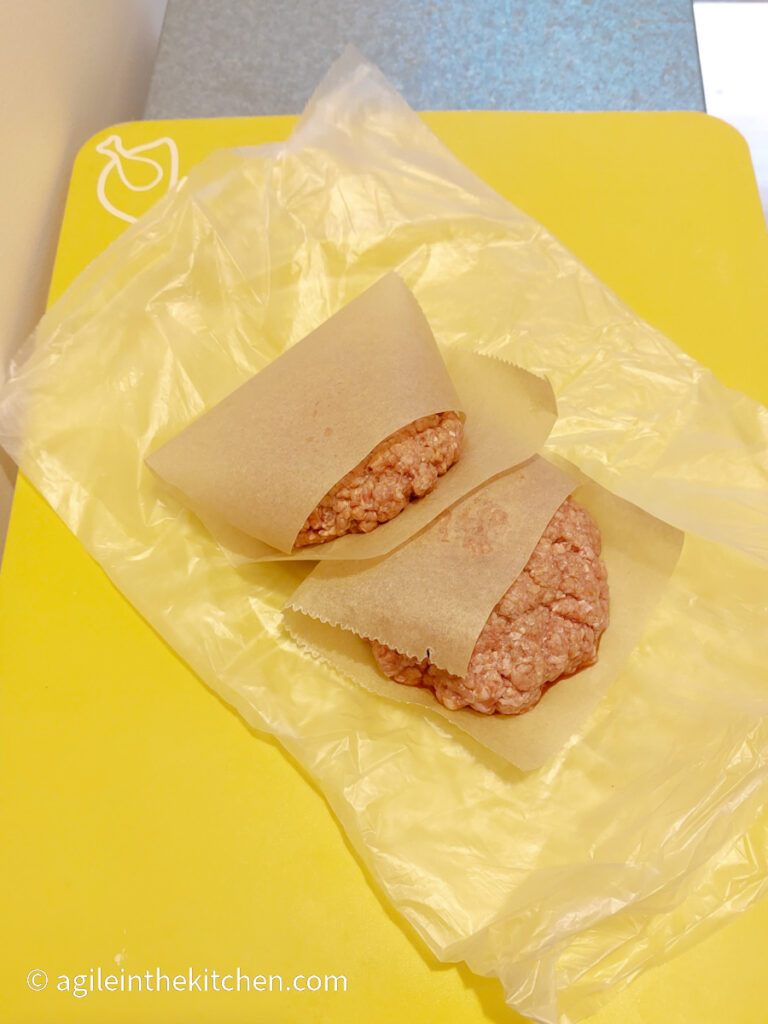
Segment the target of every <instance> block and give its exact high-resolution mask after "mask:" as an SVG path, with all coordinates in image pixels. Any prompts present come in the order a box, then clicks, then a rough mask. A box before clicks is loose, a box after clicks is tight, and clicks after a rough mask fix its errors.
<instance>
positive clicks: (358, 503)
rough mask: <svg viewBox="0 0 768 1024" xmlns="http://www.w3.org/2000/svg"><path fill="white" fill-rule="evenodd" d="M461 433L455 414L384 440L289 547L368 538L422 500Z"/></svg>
mask: <svg viewBox="0 0 768 1024" xmlns="http://www.w3.org/2000/svg"><path fill="white" fill-rule="evenodd" d="M463 436H464V428H463V425H462V422H461V420H460V419H459V417H458V416H457V415H456V413H455V412H441V413H437V414H436V415H435V416H424V417H423V418H422V419H420V420H414V422H413V423H409V424H408V426H407V427H403V429H402V430H398V431H396V432H395V433H394V434H390V436H389V437H388V438H386V439H385V440H384V441H382V442H381V444H379V445H377V446H376V447H375V448H374V449H373V451H372V452H371V454H370V455H369V456H368V457H367V458H366V459H363V461H362V462H361V463H360V464H359V465H358V466H355V468H354V469H353V470H352V471H351V472H349V473H347V475H346V476H345V477H343V478H342V479H341V480H340V481H339V482H338V483H337V484H336V486H335V487H333V488H331V490H330V491H329V492H328V493H327V494H326V496H325V497H324V498H323V500H322V501H321V502H320V504H319V505H318V506H317V508H315V509H314V511H313V512H311V513H310V515H309V518H308V519H307V521H306V522H305V523H304V525H303V526H302V528H301V530H300V531H299V535H298V537H297V538H296V543H295V545H294V547H297V548H303V547H306V546H307V545H308V544H322V543H324V542H325V541H329V540H333V539H334V538H335V537H341V536H343V535H344V534H345V533H370V532H371V530H375V529H376V527H377V526H379V525H380V524H381V523H386V522H388V521H389V520H390V519H394V518H395V516H397V515H399V514H400V513H401V512H402V511H403V509H404V508H405V506H406V505H407V504H408V502H409V501H412V500H413V499H414V498H422V497H423V496H424V495H425V494H428V493H429V492H430V491H431V490H432V488H433V487H434V486H435V482H436V481H437V478H438V477H439V476H442V474H443V473H445V472H446V471H447V470H448V469H450V468H451V466H452V465H453V464H454V462H456V460H457V459H458V457H459V451H460V449H461V442H462V438H463Z"/></svg>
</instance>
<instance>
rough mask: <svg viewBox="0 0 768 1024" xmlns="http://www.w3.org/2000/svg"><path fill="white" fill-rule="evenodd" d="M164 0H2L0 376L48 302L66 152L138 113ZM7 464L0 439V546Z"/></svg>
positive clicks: (9, 474) (68, 163)
mask: <svg viewBox="0 0 768 1024" xmlns="http://www.w3.org/2000/svg"><path fill="white" fill-rule="evenodd" d="M165 6H166V0H2V3H1V4H0V146H2V154H3V155H2V160H0V377H2V376H3V375H4V373H5V370H6V367H7V364H8V360H9V359H10V357H11V354H12V353H13V352H14V350H15V349H16V348H17V347H18V345H19V344H20V343H21V341H22V340H23V339H24V338H25V337H26V336H27V335H28V334H29V332H30V331H31V330H32V329H33V328H34V326H35V323H36V322H37V320H38V319H39V318H40V316H41V315H42V313H43V310H44V308H45V300H46V294H47V290H48V284H49V281H50V275H51V267H52V265H53V257H54V253H55V248H56V242H57V239H58V234H59V226H60V223H61V215H62V212H63V209H64V201H65V198H66V192H67V183H68V181H69V174H70V170H71V167H72V161H73V160H74V157H75V154H76V153H77V150H78V149H79V148H80V146H81V145H82V144H83V142H85V140H86V139H87V138H89V136H91V135H93V134H94V132H96V131H98V130H99V129H100V128H103V127H105V126H106V125H108V124H112V123H113V122H116V121H126V120H133V119H136V118H139V117H141V115H142V112H143V110H144V104H145V102H146V98H147V93H148V90H149V81H150V78H151V75H152V68H153V65H154V60H155V53H156V50H157V43H158V39H159V36H160V30H161V27H162V20H163V15H164V13H165ZM13 477H14V468H13V464H12V463H11V462H10V460H9V459H8V458H7V456H6V455H5V453H4V452H2V450H1V449H0V553H1V552H2V544H3V538H4V536H5V528H6V523H7V517H8V511H9V509H10V502H11V494H12V481H13Z"/></svg>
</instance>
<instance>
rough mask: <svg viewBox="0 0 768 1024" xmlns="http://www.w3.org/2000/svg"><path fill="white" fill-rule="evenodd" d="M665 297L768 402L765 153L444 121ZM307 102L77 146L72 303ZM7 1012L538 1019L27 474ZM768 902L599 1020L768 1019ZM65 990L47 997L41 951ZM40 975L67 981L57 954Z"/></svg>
mask: <svg viewBox="0 0 768 1024" xmlns="http://www.w3.org/2000/svg"><path fill="white" fill-rule="evenodd" d="M425 116H426V119H427V121H428V123H429V124H430V125H431V126H432V127H433V129H434V130H435V131H436V132H437V133H438V135H440V136H441V137H442V138H443V140H444V141H445V142H446V143H447V145H448V146H449V147H450V148H451V149H453V150H454V152H455V153H456V154H457V155H458V156H459V157H460V158H461V159H462V160H463V161H464V162H465V163H466V164H468V165H469V166H470V167H471V168H472V169H473V170H474V171H476V172H477V173H478V174H480V175H481V176H482V177H483V178H485V179H486V180H487V181H488V182H489V183H490V184H491V185H493V186H494V187H495V188H497V189H498V190H499V191H500V192H502V193H503V194H504V195H505V196H507V197H508V198H509V199H511V200H512V201H513V202H514V203H515V204H516V205H518V206H520V207H522V208H523V209H524V210H525V211H526V212H527V213H529V214H531V215H532V216H534V217H536V218H537V219H539V220H540V221H542V222H543V223H545V224H546V225H547V226H548V227H549V228H550V229H551V230H552V231H553V232H554V233H555V234H556V235H558V236H559V237H560V239H561V240H562V241H563V242H565V243H566V244H567V245H568V246H570V247H571V249H573V250H574V251H575V252H576V254H577V255H579V256H580V257H581V258H582V259H583V260H584V261H585V262H586V263H587V264H588V265H589V266H590V267H591V268H592V269H593V270H594V271H595V272H596V273H597V274H598V275H600V276H601V277H602V278H603V279H604V280H605V281H606V282H608V284H610V285H611V286H612V287H613V288H614V290H615V291H617V292H618V294H619V295H620V296H621V297H622V298H623V299H624V300H626V301H627V302H628V303H629V304H630V305H632V306H633V307H634V308H635V309H636V310H637V311H638V312H639V313H640V314H641V315H642V316H644V317H645V318H646V319H647V320H649V321H650V322H651V323H653V324H654V325H655V326H657V327H659V328H660V329H661V330H662V331H664V332H665V333H666V334H668V335H669V336H670V337H671V338H673V339H674V340H675V341H676V342H677V343H678V344H679V345H680V346H681V347H682V348H684V349H685V350H686V351H688V352H689V353H690V354H691V355H693V356H694V357H696V358H697V359H699V360H700V361H702V362H704V363H707V364H708V365H709V366H711V367H712V368H713V369H714V370H715V371H716V372H717V373H718V375H719V376H720V377H721V379H722V380H723V381H724V382H725V383H726V384H728V385H730V386H732V387H735V388H738V389H740V390H743V391H746V392H747V393H748V394H750V395H752V396H753V397H755V398H757V399H760V400H761V401H763V402H764V403H765V402H768V301H766V297H767V296H766V282H767V281H768V235H766V231H765V224H764V221H763V217H762V213H761V210H760V205H759V201H758V196H757V190H756V186H755V181H754V175H753V172H752V168H751V164H750V161H749V155H748V152H747V148H746V146H745V144H744V142H743V140H742V139H741V137H740V136H739V135H738V134H737V133H736V132H735V131H734V130H733V129H731V128H729V127H728V126H727V125H725V124H724V123H722V122H720V121H717V120H715V119H712V118H708V117H706V116H704V115H699V114H688V113H683V114H677V113H665V114H625V113H617V114H513V113H440V114H430V115H425ZM292 124H293V119H292V118H288V117H272V118H254V119H236V120H215V121H176V122H142V123H135V124H124V125H119V126H117V127H115V128H112V129H108V130H105V131H104V132H102V133H101V134H100V135H98V136H97V137H95V138H94V139H92V140H91V141H89V142H88V143H87V144H86V145H85V146H84V148H83V150H82V151H81V153H80V155H79V157H78V159H77V162H76V164H75V168H74V173H73V178H72V184H71V189H70V195H69V201H68V205H67V210H66V216H65V219H64V225H63V230H62V236H61V242H60V247H59V253H58V258H57V263H56V268H55V273H54V279H53V286H52V298H55V297H56V296H58V295H59V294H60V293H61V291H62V290H63V289H64V288H65V287H66V285H67V284H68V282H69V281H70V280H71V279H72V278H73V277H74V276H75V275H76V274H77V273H78V272H79V271H80V270H81V269H82V268H83V267H84V266H85V265H86V264H87V263H88V262H89V261H90V260H91V259H92V258H93V257H94V256H95V255H97V254H98V253H99V252H100V251H101V250H102V249H103V248H104V247H105V246H106V245H107V244H108V243H109V242H110V241H111V240H112V239H114V238H116V237H117V235H118V234H119V233H120V231H121V230H122V229H123V228H124V227H125V225H126V223H127V222H128V220H129V219H130V218H131V217H133V216H136V215H138V214H140V213H141V212H142V211H143V210H144V209H146V207H147V205H148V204H149V203H150V202H152V201H154V200H155V199H156V198H158V197H159V196H160V195H161V194H162V193H163V191H164V189H165V188H166V187H167V184H168V182H169V181H171V180H173V178H174V176H176V177H178V176H179V175H182V174H183V173H184V171H185V168H187V167H189V166H191V165H192V164H193V163H195V162H197V161H198V160H200V159H201V158H202V157H203V156H205V155H206V154H207V153H208V152H209V151H210V150H212V149H215V148H217V147H220V146H232V145H252V144H258V143H261V142H266V141H273V140H277V139H280V138H284V137H285V136H286V135H287V134H288V133H289V131H290V129H291V126H292ZM0 678H1V691H0V692H1V699H2V706H1V708H0V730H1V731H2V732H1V734H0V757H1V758H2V776H1V785H0V793H1V795H0V801H2V805H1V806H0V820H2V822H3V826H4V833H5V836H4V842H3V844H2V854H1V857H2V860H1V862H0V879H1V881H0V905H2V907H3V914H2V918H1V919H0V920H1V922H2V923H0V942H1V946H2V950H3V953H2V957H0V1020H2V1021H7V1022H8V1024H27V1022H29V1024H47V1022H54V1021H55V1022H56V1024H67V1022H70V1021H72V1022H74V1021H77V1022H98V1024H104V1022H105V1021H108V1022H110V1024H118V1022H126V1024H128V1022H130V1024H150V1022H155V1021H157V1022H161V1021H162V1022H163V1024H169V1022H183V1024H192V1022H208V1021H211V1022H216V1024H232V1022H246V1021H248V1022H255V1021H258V1022H289V1021H291V1022H292V1021H302V1022H304V1021H317V1022H333V1024H336V1022H339V1024H343V1022H349V1024H352V1022H358V1021H361V1020H364V1021H367V1022H368V1024H377V1022H382V1024H383V1022H390V1021H392V1020H402V1021H408V1022H410V1021H414V1022H421V1021H429V1022H431V1021H437V1020H440V1021H441V1022H443V1024H457V1022H461V1024H479V1022H481V1021H485V1022H488V1021H491V1022H496V1024H502V1022H505V1021H507V1022H514V1021H515V1020H520V1019H521V1018H518V1017H517V1016H516V1015H515V1014H514V1013H512V1012H511V1011H509V1010H508V1009H507V1007H506V1006H505V1005H504V1002H503V999H502V994H501V988H500V986H499V985H498V984H497V982H495V981H494V980H489V979H483V978H477V977H475V976H473V975H472V974H471V973H470V972H469V971H468V970H466V969H465V968H457V967H453V966H446V965H442V964H440V963H438V962H437V961H436V960H435V959H434V957H432V956H431V954H429V953H428V952H427V951H426V949H425V947H424V946H423V945H422V943H421V942H420V941H419V940H418V938H417V937H416V936H415V935H414V934H413V933H412V932H411V931H410V929H409V928H408V927H407V926H406V925H404V924H402V923H401V922H400V920H399V919H398V918H396V917H395V916H394V915H393V913H391V912H390V911H389V909H388V907H387V905H386V903H385V902H384V901H383V899H382V897H381V895H380V894H379V892H378V891H377V889H376V887H375V885H374V884H373V883H372V880H371V879H370V877H368V876H367V874H366V872H365V870H364V869H363V868H362V867H361V865H360V863H359V862H358V860H357V859H356V857H355V855H354V854H353V853H352V851H351V848H350V847H349V845H348V843H347V842H346V840H345V838H344V836H343V834H342V832H341V830H340V829H339V827H338V825H337V824H336V822H335V820H334V819H333V817H332V816H331V814H330V812H329V810H328V808H327V807H326V805H325V803H324V801H323V799H322V797H321V796H320V794H319V793H318V792H317V790H316V789H315V788H314V787H313V785H312V784H311V783H310V782H309V780H308V779H307V778H306V777H305V776H304V775H303V774H302V772H301V771H300V770H298V769H297V767H296V766H295V764H293V763H292V762H291V761H290V759H289V758H288V757H286V756H285V755H284V754H283V753H282V751H281V750H280V749H279V748H278V747H277V745H276V744H275V743H273V742H272V741H270V740H268V739H264V738H263V737H260V736H257V735H256V734H254V733H251V732H250V731H249V729H248V728H247V727H246V726H244V725H243V723H242V722H241V721H240V720H239V719H238V718H237V716H236V715H235V714H234V713H233V712H231V711H230V710H229V709H228V708H227V707H226V706H225V705H224V704H223V703H222V702H221V701H219V700H218V699H217V698H216V697H214V696H213V695H212V694H211V693H210V692H209V691H208V690H207V689H206V688H205V687H204V686H203V685H202V684H201V683H200V682H199V681H198V680H197V678H196V677H195V676H194V675H193V674H192V673H191V672H190V671H189V670H188V669H187V668H186V666H185V665H184V664H183V663H182V662H181V661H180V660H179V659H178V658H177V657H176V656H175V655H174V653H173V652H172V651H171V650H170V649H169V648H168V647H167V646H166V645H165V644H164V643H163V642H162V641H161V640H160V639H159V638H158V637H157V636H156V634H155V633H154V632H152V630H151V629H149V627H147V625H146V624H145V623H144V622H143V620H142V619H141V618H140V617H139V616H138V615H137V613H136V612H135V611H134V610H133V608H132V607H131V606H130V605H129V604H128V603H127V601H125V600H124V599H123V597H122V596H121V595H120V594H119V593H118V592H117V591H116V590H115V589H114V587H113V586H112V585H111V584H110V583H109V582H108V580H107V579H106V577H105V576H104V575H103V573H102V572H101V570H100V569H99V568H98V566H97V565H95V564H94V563H93V562H92V561H91V559H90V558H89V557H88V556H87V555H86V554H85V552H84V551H83V550H82V549H81V547H80V545H79V544H78V542H77V541H76V540H75V539H74V538H73V537H72V536H71V535H70V534H69V532H68V531H67V529H66V528H65V527H64V526H63V525H62V524H61V523H60V522H59V520H58V519H57V517H56V516H55V515H54V514H53V513H52V512H51V510H50V509H49V508H48V506H47V505H46V504H45V502H43V501H42V499H41V498H40V497H39V496H38V495H37V494H36V493H35V492H34V491H33V489H32V488H31V487H30V486H29V485H28V484H27V483H26V481H25V480H24V479H21V480H20V481H19V485H18V488H17V493H16V498H15V503H14V508H13V514H12V520H11V526H10V531H9V535H8V542H7V549H6V554H5V562H4V567H3V571H2V575H1V576H0ZM767 944H768V902H764V903H763V904H762V905H759V906H757V907H755V908H754V909H753V910H751V911H750V912H748V913H746V914H744V915H743V916H742V917H740V918H739V919H737V920H735V921H733V922H732V923H730V924H729V925H727V926H726V927H725V928H723V929H721V930H720V931H719V932H717V933H715V934H714V935H712V936H710V937H709V938H707V939H706V940H705V941H703V942H702V943H700V944H699V945H698V946H695V947H694V948H692V949H689V950H688V951H686V952H685V953H683V954H682V955H680V956H678V957H677V958H676V959H675V960H674V961H672V962H671V963H669V964H666V965H663V966H661V967H659V968H654V969H653V970H651V971H649V972H647V973H646V974H644V975H643V976H641V977H640V978H639V979H638V980H637V981H636V982H635V983H634V984H633V985H631V986H630V987H629V988H628V989H626V990H624V991H623V992H622V993H620V994H619V995H618V996H617V997H616V999H614V1000H613V1001H612V1002H611V1003H609V1004H608V1005H607V1006H606V1007H604V1008H603V1010H601V1011H600V1013H599V1014H598V1015H597V1016H595V1017H593V1018H592V1022H593V1024H598V1022H599V1024H619V1022H621V1024H640V1022H643V1024H662V1022H663V1024H670V1022H676V1024H677V1022H682V1024H687V1022H694V1021H695V1022H696V1024H725V1022H732V1021H736V1022H739V1024H764V1022H765V1021H766V1019H768V1016H767V1014H768V1010H766V1006H768V975H766V973H765V970H764V950H765V948H766V945H767ZM238 966H239V967H241V968H242V969H243V971H247V972H248V973H250V974H252V975H253V974H258V973H261V974H264V975H270V974H272V975H277V974H281V975H282V976H283V978H284V979H285V983H286V984H290V981H291V980H292V979H294V978H295V977H296V976H297V975H302V976H305V977H306V976H309V975H317V976H321V977H322V976H324V975H326V974H328V975H345V976H346V979H347V982H346V984H347V991H346V992H335V993H334V992H332V991H330V992H326V991H319V992H308V991H298V990H297V989H298V988H299V987H300V985H301V984H302V983H301V982H300V983H299V984H298V985H295V986H292V990H291V991H283V992H279V991H276V990H275V991H272V992H268V991H266V992H258V993H256V992H251V993H240V994H236V993H225V992H214V991H210V990H209V991H208V992H197V991H193V992H173V991H171V992H164V991H163V992H160V993H142V994H137V993H135V992H133V993H128V992H124V993H121V992H107V991H102V992H98V991H95V992H90V991H88V992H87V994H86V995H85V996H81V997H75V996H74V995H73V994H72V993H71V992H70V993H65V992H60V991H58V990H57V986H56V979H57V978H58V977H59V976H61V975H64V974H68V975H77V974H81V975H85V985H86V987H88V985H89V978H90V977H91V975H90V971H91V970H92V969H93V971H94V975H93V978H94V987H96V981H97V979H98V974H97V971H98V969H99V968H101V970H102V975H103V976H106V975H107V974H109V973H110V972H112V973H115V972H118V973H119V971H120V969H121V968H123V969H125V970H126V971H129V970H130V971H131V972H136V973H138V972H141V973H144V972H145V971H146V970H150V971H152V972H154V971H155V970H156V969H157V968H160V969H161V971H162V972H163V973H164V974H169V975H171V976H173V975H174V974H176V973H180V972H184V973H186V972H187V971H188V969H189V968H192V969H194V971H195V973H196V974H201V973H202V972H203V971H205V970H206V969H207V970H208V972H209V974H210V972H212V971H214V970H215V971H218V972H220V973H226V972H227V971H234V970H236V968H237V967H238ZM35 970H44V971H46V972H47V974H48V979H49V981H48V985H47V987H46V988H45V989H44V990H41V991H34V990H33V989H32V988H30V987H29V985H28V981H27V979H28V975H29V972H30V971H35ZM29 977H30V979H31V984H32V985H35V984H37V985H40V981H41V978H40V976H39V975H29Z"/></svg>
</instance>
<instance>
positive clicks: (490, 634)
mask: <svg viewBox="0 0 768 1024" xmlns="http://www.w3.org/2000/svg"><path fill="white" fill-rule="evenodd" d="M607 625H608V582H607V577H606V572H605V566H604V565H603V563H602V562H601V561H600V532H599V530H598V528H597V526H596V524H595V523H594V521H593V520H592V518H591V517H590V515H589V513H588V512H587V511H586V509H584V508H582V507H581V505H579V504H577V503H576V502H575V501H573V499H572V498H567V499H566V500H565V501H564V502H563V504H562V505H561V506H560V507H559V508H558V510H557V512H555V514H554V516H553V517H552V519H551V520H550V522H549V525H548V526H547V528H546V530H545V531H544V533H543V535H542V537H541V539H540V540H539V542H538V544H537V545H536V547H535V548H534V550H533V553H532V554H531V557H530V558H529V559H528V562H527V564H526V566H525V568H524V569H523V571H522V572H521V573H520V575H519V576H518V577H517V579H516V580H515V582H514V583H513V584H512V586H511V587H510V588H509V590H508V591H507V592H506V594H504V596H503V597H502V599H501V600H500V601H499V603H498V604H497V605H496V607H495V608H494V609H493V611H492V612H491V615H490V617H489V618H488V621H487V622H486V624H485V626H484V628H483V631H482V633H481V634H480V636H479V638H478V641H477V644H476V645H475V649H474V651H473V652H472V657H471V659H470V662H469V668H468V670H467V675H466V677H465V678H464V679H461V678H459V677H458V676H454V675H451V674H450V673H449V672H445V671H444V670H443V669H439V668H436V667H435V666H434V665H433V664H432V663H431V662H430V661H429V660H428V659H426V658H425V659H424V660H423V661H418V660H417V659H415V658H409V657H407V656H405V655H402V654H399V653H398V652H397V651H394V650H392V649H391V648H389V647H385V646H384V644H380V643H378V642H377V641H372V642H371V646H372V648H373V653H374V656H375V658H376V661H377V662H378V664H379V667H380V668H381V670H382V672H384V674H385V675H387V676H389V678H390V679H393V680H394V681H395V682H396V683H402V684H403V685H405V686H426V687H429V688H431V689H432V690H434V693H435V697H436V698H437V699H438V700H439V701H440V703H441V704H443V705H444V706H445V707H447V708H449V709H450V710H452V711H454V710H457V709H459V708H463V707H470V708H474V709H475V711H480V712H482V713H483V714H486V715H492V714H494V713H498V714H502V715H519V714H521V713H522V712H524V711H528V710H529V709H530V708H532V707H533V706H534V705H535V704H537V703H538V701H539V700H540V699H541V695H542V693H543V692H544V691H545V690H546V688H547V687H548V686H551V684H552V683H554V682H555V681H556V680H558V679H560V678H561V677H562V676H567V675H571V674H572V673H574V672H577V671H578V670H579V669H581V668H585V667H586V666H587V665H593V664H594V663H595V662H596V661H597V648H598V644H599V641H600V636H601V635H602V633H603V631H604V629H605V628H606V626H607Z"/></svg>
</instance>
